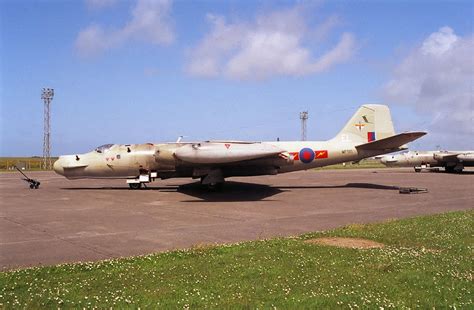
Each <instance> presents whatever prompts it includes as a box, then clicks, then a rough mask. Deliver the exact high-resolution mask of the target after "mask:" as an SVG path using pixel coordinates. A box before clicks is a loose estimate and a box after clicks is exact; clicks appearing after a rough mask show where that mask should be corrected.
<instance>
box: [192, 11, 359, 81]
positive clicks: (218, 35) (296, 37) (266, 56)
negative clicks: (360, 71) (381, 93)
mask: <svg viewBox="0 0 474 310" xmlns="http://www.w3.org/2000/svg"><path fill="white" fill-rule="evenodd" d="M207 18H208V20H209V22H210V23H211V25H212V29H211V31H210V32H209V33H208V34H207V35H206V36H205V37H204V38H203V39H202V40H201V41H200V42H199V44H198V45H197V46H196V47H195V48H194V49H193V50H192V52H191V55H190V56H191V57H190V61H189V63H188V66H187V71H188V72H189V73H190V74H192V75H195V76H202V77H214V76H224V77H227V78H231V79H266V78H269V77H272V76H276V75H290V76H301V75H308V74H315V73H320V72H323V71H325V70H328V69H329V68H331V67H332V66H334V65H336V64H339V63H343V62H345V61H347V60H348V59H349V58H350V57H351V56H352V54H353V52H354V49H355V40H354V37H353V35H352V34H350V33H344V34H342V36H341V38H340V39H339V42H338V43H337V44H336V45H335V46H334V47H332V48H331V49H329V50H327V51H325V52H323V53H321V54H320V55H319V56H318V57H315V56H314V55H312V54H313V53H312V51H311V50H310V49H309V48H308V47H306V46H305V45H304V43H306V42H308V40H309V38H311V36H313V37H317V38H318V39H319V40H322V39H323V38H325V37H326V36H327V34H328V33H329V32H330V31H331V30H332V29H333V28H334V26H336V25H337V24H338V23H339V21H338V19H337V18H336V17H334V16H331V17H330V18H328V19H327V20H325V21H323V22H322V23H321V24H320V25H319V26H317V27H316V29H310V27H308V25H307V20H306V17H305V15H304V14H303V10H302V9H301V8H299V7H296V8H292V9H287V10H281V11H275V12H271V13H269V14H266V15H259V16H257V17H256V18H255V20H253V21H252V22H234V23H229V22H227V21H226V20H225V18H224V17H222V16H215V15H211V14H209V15H208V16H207ZM311 43H314V42H311Z"/></svg>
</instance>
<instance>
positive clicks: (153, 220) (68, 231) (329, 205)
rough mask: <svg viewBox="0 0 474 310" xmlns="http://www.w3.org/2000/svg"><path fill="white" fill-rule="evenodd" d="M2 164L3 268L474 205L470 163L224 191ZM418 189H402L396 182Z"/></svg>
mask: <svg viewBox="0 0 474 310" xmlns="http://www.w3.org/2000/svg"><path fill="white" fill-rule="evenodd" d="M29 176H30V177H31V178H35V179H38V180H39V181H41V186H40V189H38V190H30V189H29V188H28V185H27V184H26V183H25V182H24V181H22V180H21V179H20V177H19V174H17V173H2V174H0V270H7V269H13V268H18V267H26V266H38V265H52V264H57V263H64V262H77V261H95V260H102V259H109V258H116V257H122V256H132V255H138V254H147V253H152V252H160V251H165V250H170V249H177V248H187V247H191V246H195V245H202V244H209V243H232V242H239V241H244V240H255V239H261V238H268V237H276V236H290V235H297V234H302V233H306V232H311V231H317V230H326V229H330V228H335V227H338V226H343V225H347V224H351V223H369V222H378V221H384V220H387V219H394V218H404V217H411V216H416V215H423V214H433V213H441V212H445V211H454V210H467V209H471V208H473V207H474V173H473V172H472V171H471V172H467V173H463V174H460V175H457V174H446V173H432V172H422V173H415V172H413V169H378V170H375V169H354V170H320V171H314V170H313V171H303V172H294V173H289V174H282V175H278V176H260V177H248V178H230V179H228V182H227V183H226V184H225V186H224V189H223V191H222V192H208V191H206V190H204V189H202V188H201V187H200V185H199V184H198V183H195V182H193V181H192V180H190V179H171V180H165V181H157V182H155V183H151V185H150V186H149V187H148V189H145V190H129V189H128V187H127V185H126V184H125V181H124V180H75V181H69V180H67V179H65V178H63V177H61V176H58V175H56V174H54V173H53V172H31V173H29ZM405 186H410V187H413V186H414V187H422V188H427V189H428V190H429V192H428V193H424V194H400V193H399V191H398V188H399V187H405Z"/></svg>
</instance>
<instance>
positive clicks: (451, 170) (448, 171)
mask: <svg viewBox="0 0 474 310" xmlns="http://www.w3.org/2000/svg"><path fill="white" fill-rule="evenodd" d="M444 170H445V171H446V172H447V173H453V172H454V167H446V168H444Z"/></svg>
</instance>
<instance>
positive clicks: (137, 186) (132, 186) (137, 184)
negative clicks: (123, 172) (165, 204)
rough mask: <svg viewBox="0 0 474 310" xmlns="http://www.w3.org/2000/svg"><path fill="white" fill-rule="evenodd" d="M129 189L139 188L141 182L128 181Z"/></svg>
mask: <svg viewBox="0 0 474 310" xmlns="http://www.w3.org/2000/svg"><path fill="white" fill-rule="evenodd" d="M128 186H129V187H130V189H140V188H141V187H142V183H128Z"/></svg>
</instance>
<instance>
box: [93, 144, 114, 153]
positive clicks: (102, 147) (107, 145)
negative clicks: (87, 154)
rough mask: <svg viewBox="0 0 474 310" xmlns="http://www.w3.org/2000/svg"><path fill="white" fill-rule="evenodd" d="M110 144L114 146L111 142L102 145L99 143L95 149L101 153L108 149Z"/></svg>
mask: <svg viewBox="0 0 474 310" xmlns="http://www.w3.org/2000/svg"><path fill="white" fill-rule="evenodd" d="M112 146H114V145H113V144H104V145H101V146H99V147H98V148H96V149H95V151H96V152H97V153H103V152H104V151H107V150H108V149H110V148H111V147H112Z"/></svg>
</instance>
